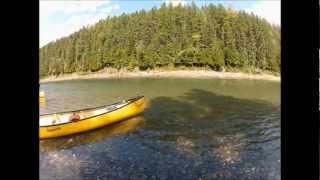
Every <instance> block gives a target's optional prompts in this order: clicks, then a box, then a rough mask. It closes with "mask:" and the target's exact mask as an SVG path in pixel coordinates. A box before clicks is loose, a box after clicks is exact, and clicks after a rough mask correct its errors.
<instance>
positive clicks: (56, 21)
mask: <svg viewBox="0 0 320 180" xmlns="http://www.w3.org/2000/svg"><path fill="white" fill-rule="evenodd" d="M194 2H195V3H196V5H197V6H203V5H206V4H210V3H212V4H222V5H224V6H225V7H231V8H233V9H236V10H244V11H247V12H253V13H254V14H256V15H258V16H260V17H263V18H265V19H266V20H267V21H269V22H270V23H272V24H277V25H280V19H281V18H280V14H281V13H280V9H281V8H280V0H194ZM162 3H172V4H173V5H178V4H179V3H180V4H182V5H186V4H190V3H192V1H191V0H140V1H133V0H131V1H127V0H40V10H39V17H40V19H39V22H40V25H39V27H40V38H39V39H40V42H39V46H40V47H42V46H44V45H45V44H47V43H49V42H50V41H54V40H56V39H59V38H61V37H65V36H68V35H70V34H72V33H73V32H76V31H78V30H79V29H80V28H82V27H83V26H87V25H89V26H90V25H93V24H95V23H96V22H98V21H99V20H100V19H104V18H106V17H108V16H117V15H120V14H122V13H131V12H135V11H138V10H141V9H145V10H148V9H151V8H152V7H154V6H156V7H159V6H160V5H161V4H162Z"/></svg>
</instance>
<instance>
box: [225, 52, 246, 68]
mask: <svg viewBox="0 0 320 180" xmlns="http://www.w3.org/2000/svg"><path fill="white" fill-rule="evenodd" d="M224 61H225V64H226V66H229V67H240V66H241V64H242V62H241V57H240V53H239V52H238V51H237V50H236V49H231V48H225V49H224Z"/></svg>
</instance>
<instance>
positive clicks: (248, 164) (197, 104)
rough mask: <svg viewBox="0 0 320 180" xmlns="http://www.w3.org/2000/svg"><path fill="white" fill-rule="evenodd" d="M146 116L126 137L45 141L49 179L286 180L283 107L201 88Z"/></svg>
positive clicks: (157, 104)
mask: <svg viewBox="0 0 320 180" xmlns="http://www.w3.org/2000/svg"><path fill="white" fill-rule="evenodd" d="M142 116H143V119H144V121H143V122H144V123H143V124H142V125H141V126H140V123H133V124H134V125H133V127H135V126H136V124H139V127H140V128H135V130H134V131H131V132H130V133H125V134H121V135H120V136H113V134H114V133H113V132H112V131H113V130H110V129H101V130H97V131H95V132H90V133H92V134H88V133H85V134H82V135H79V136H76V137H74V138H72V139H73V140H70V138H67V139H64V140H57V141H51V142H49V141H48V142H44V143H43V144H42V145H41V146H42V148H43V152H44V153H42V156H40V161H41V162H42V163H40V164H41V166H40V172H41V176H42V177H43V178H44V179H45V178H46V177H52V176H55V177H57V176H58V175H59V176H60V177H61V178H60V179H68V178H70V177H72V178H73V179H199V178H201V179H240V180H241V179H266V180H269V179H270V180H274V179H280V162H279V159H280V105H278V106H275V105H274V104H272V103H270V102H267V101H261V100H248V99H238V98H235V97H232V96H221V95H218V94H215V93H213V92H209V91H206V90H202V89H193V90H191V91H189V92H187V93H185V94H183V95H181V96H179V97H165V96H163V97H156V98H154V99H150V100H149V102H148V104H147V108H146V110H145V111H144V112H143V114H142ZM123 123H125V121H124V122H123ZM118 126H120V127H121V125H118ZM118 126H115V128H114V129H117V127H118ZM124 126H126V125H124ZM110 128H111V127H110ZM111 129H113V128H111ZM120 129H122V128H120ZM123 129H126V128H123ZM129 129H132V128H129ZM100 131H101V132H100ZM114 131H118V130H114ZM120 132H126V130H124V131H122V130H120ZM100 136H101V137H100ZM100 139H101V140H100ZM58 179H59V178H58Z"/></svg>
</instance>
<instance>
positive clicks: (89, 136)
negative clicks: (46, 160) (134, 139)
mask: <svg viewBox="0 0 320 180" xmlns="http://www.w3.org/2000/svg"><path fill="white" fill-rule="evenodd" d="M143 122H144V119H143V117H142V116H137V117H133V118H131V119H128V120H124V121H121V122H119V123H115V124H113V125H110V126H107V127H103V128H100V129H96V130H92V131H89V132H86V133H81V134H78V135H70V136H67V137H62V138H57V139H48V140H41V141H40V152H46V151H51V150H59V149H67V148H71V147H73V146H79V145H89V144H94V143H96V142H99V141H103V140H106V139H107V138H110V137H113V136H116V135H120V134H125V133H128V132H129V131H131V130H133V129H135V128H137V127H138V126H140V125H141V124H143Z"/></svg>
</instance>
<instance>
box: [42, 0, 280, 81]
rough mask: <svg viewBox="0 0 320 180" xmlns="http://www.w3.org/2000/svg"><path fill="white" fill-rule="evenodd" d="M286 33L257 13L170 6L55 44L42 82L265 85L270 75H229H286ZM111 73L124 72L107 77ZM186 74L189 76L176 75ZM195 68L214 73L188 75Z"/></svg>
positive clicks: (46, 51) (47, 50) (47, 49)
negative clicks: (200, 80)
mask: <svg viewBox="0 0 320 180" xmlns="http://www.w3.org/2000/svg"><path fill="white" fill-rule="evenodd" d="M280 29H281V28H280V26H277V25H272V24H270V23H269V22H268V21H267V20H265V19H263V18H260V17H258V16H256V15H254V14H252V13H250V14H249V13H247V12H245V11H236V10H234V9H231V8H226V7H224V6H222V5H217V6H216V5H213V4H210V5H208V6H203V7H198V6H196V4H195V3H192V4H191V5H186V6H172V5H166V4H165V3H164V4H162V5H161V6H160V7H154V8H152V9H150V10H141V11H137V12H134V13H128V14H122V15H119V16H113V17H107V18H106V19H103V20H100V21H99V22H97V23H96V24H94V25H92V26H87V27H83V28H81V29H80V30H79V31H77V32H75V33H73V34H71V35H69V36H67V37H63V38H60V39H57V40H55V41H52V42H50V43H48V44H47V45H45V46H43V47H42V48H40V53H39V58H40V64H39V70H40V73H39V76H40V77H41V78H45V77H51V76H52V77H56V76H58V77H59V78H58V77H57V78H51V79H73V78H77V79H78V78H91V77H94V78H96V77H103V78H105V77H145V76H147V77H159V76H161V77H167V76H175V77H176V76H178V77H180V76H187V77H225V78H230V77H232V78H235V77H250V78H262V77H264V75H244V74H242V73H226V72H225V71H227V72H230V71H231V72H234V71H239V72H243V73H249V74H250V73H253V74H256V73H257V72H260V73H262V72H273V73H274V74H277V73H278V74H279V72H280V67H281V62H280ZM105 68H115V69H119V71H118V72H114V73H111V74H108V73H107V74H105V73H103V70H104V69H105ZM124 69H128V70H129V71H131V72H129V71H128V70H124ZM136 69H139V70H140V71H138V70H136ZM159 69H164V70H165V72H162V71H160V72H159V71H158V70H159ZM180 69H183V70H184V71H183V72H180V71H179V72H176V70H180ZM189 69H205V70H210V71H208V72H202V71H200V72H193V71H192V72H191V71H190V72H187V71H189ZM168 70H170V71H168ZM171 70H174V71H175V72H171ZM258 70H259V71H258ZM100 71H102V72H100ZM81 72H95V73H89V74H86V73H81ZM98 72H99V73H98ZM218 72H222V73H218ZM73 73H74V74H73ZM62 74H65V75H62ZM67 77H69V78H67ZM267 77H268V76H267ZM47 79H50V78H47ZM263 79H269V78H265V77H264V78H263Z"/></svg>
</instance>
